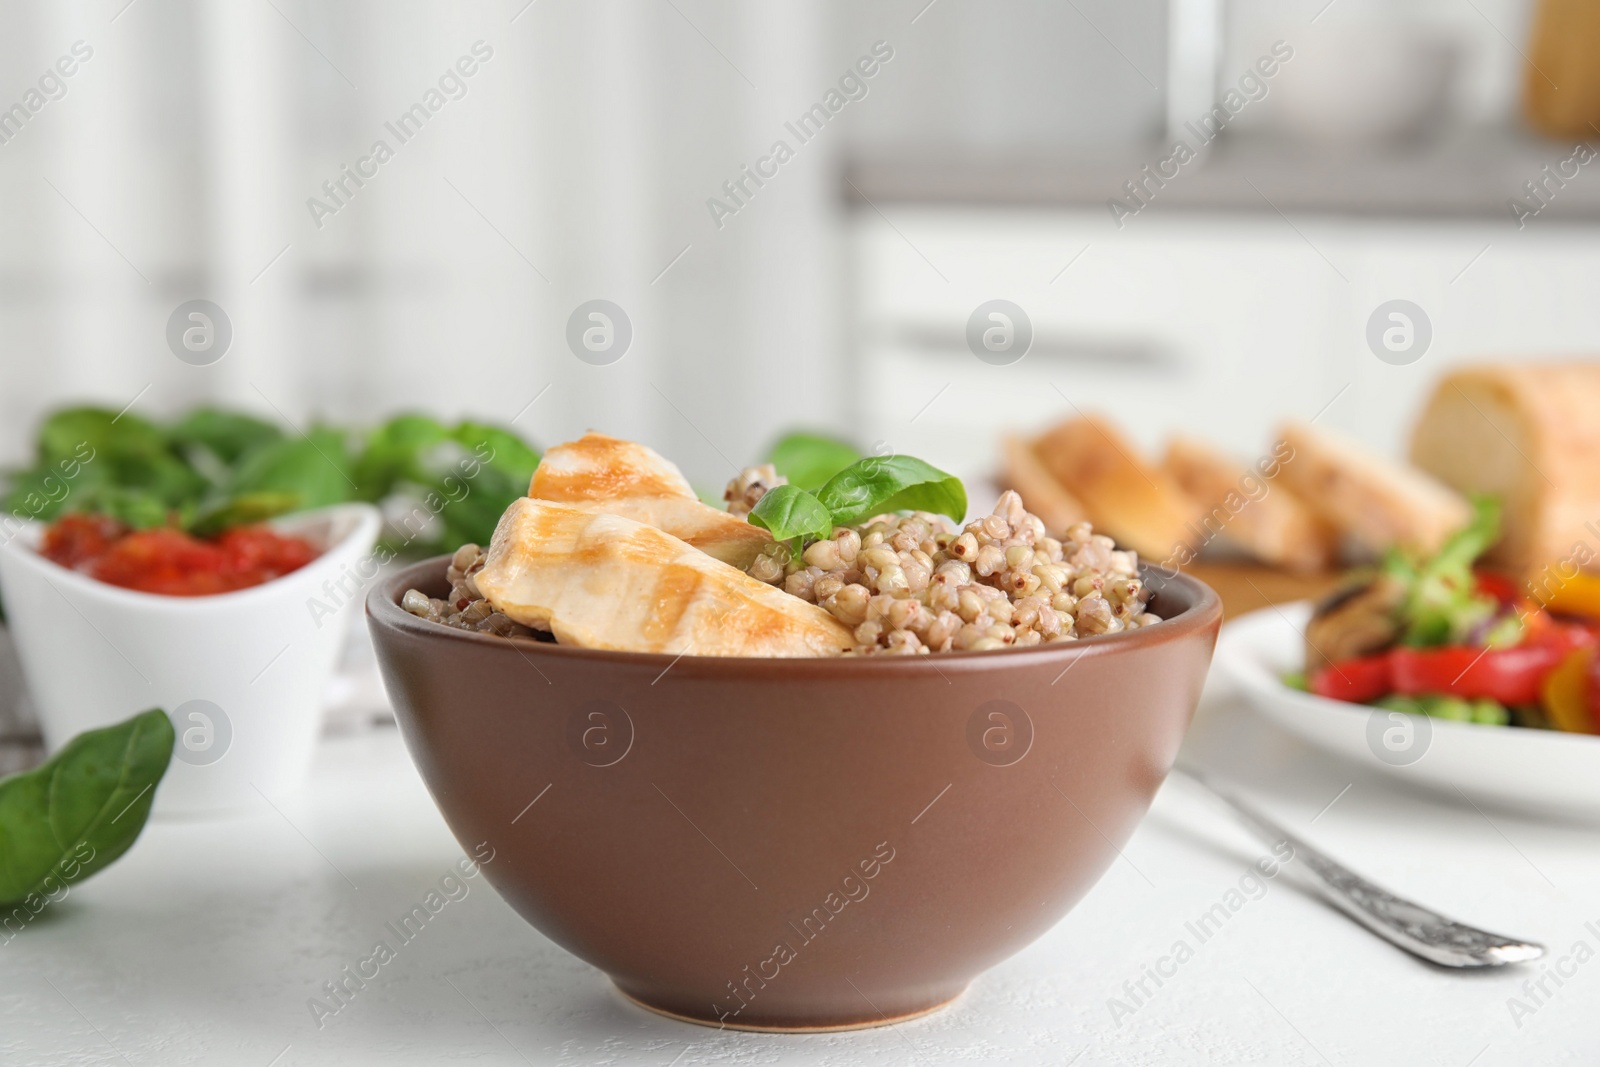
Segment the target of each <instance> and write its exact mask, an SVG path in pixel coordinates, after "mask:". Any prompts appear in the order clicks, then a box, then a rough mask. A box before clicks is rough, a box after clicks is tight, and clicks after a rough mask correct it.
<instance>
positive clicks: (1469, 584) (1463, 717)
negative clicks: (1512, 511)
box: [1287, 498, 1600, 734]
mask: <svg viewBox="0 0 1600 1067" xmlns="http://www.w3.org/2000/svg"><path fill="white" fill-rule="evenodd" d="M1499 526H1500V523H1499V506H1498V504H1497V503H1496V502H1495V501H1493V500H1492V499H1488V498H1483V499H1479V500H1477V501H1475V514H1474V518H1473V520H1472V521H1471V522H1470V523H1469V524H1468V525H1467V526H1465V527H1463V528H1462V529H1461V530H1458V531H1457V532H1456V533H1455V534H1453V535H1452V536H1451V537H1450V538H1449V539H1448V540H1447V541H1446V542H1445V543H1444V544H1443V545H1442V546H1441V547H1440V548H1439V550H1438V551H1437V552H1436V553H1435V554H1434V555H1433V556H1431V557H1429V558H1419V557H1417V556H1414V555H1412V554H1409V553H1406V552H1404V551H1402V550H1399V549H1395V550H1391V552H1390V553H1389V554H1388V556H1387V557H1386V558H1385V559H1384V560H1383V562H1382V563H1381V564H1380V565H1379V566H1378V567H1377V568H1375V569H1372V570H1368V571H1365V572H1357V574H1356V575H1354V576H1352V580H1351V581H1349V582H1347V583H1346V584H1345V585H1344V586H1342V587H1341V588H1340V589H1338V590H1336V591H1335V592H1334V593H1332V594H1331V595H1330V596H1328V597H1327V598H1326V599H1324V600H1323V601H1322V602H1321V603H1319V604H1318V605H1317V607H1316V609H1315V611H1314V613H1313V614H1312V617H1311V621H1310V623H1309V624H1308V625H1307V627H1306V632H1305V638H1306V668H1305V672H1304V673H1303V674H1298V675H1293V676H1291V677H1290V678H1288V679H1287V681H1288V682H1289V683H1290V684H1291V685H1295V686H1298V687H1300V688H1304V689H1307V690H1309V691H1311V692H1313V693H1315V694H1317V695H1318V696H1322V697H1328V698H1330V699H1333V700H1344V701H1349V702H1351V703H1356V704H1369V705H1373V706H1375V707H1381V708H1386V709H1389V710H1391V711H1401V712H1409V713H1412V714H1418V715H1429V716H1433V717H1435V718H1440V719H1452V720H1456V721H1459V722H1475V723H1482V724H1485V725H1492V726H1507V725H1510V726H1523V727H1532V728H1536V729H1553V730H1563V731H1567V732H1570V733H1583V734H1594V733H1600V664H1597V657H1596V645H1597V627H1600V623H1597V621H1595V620H1588V621H1585V620H1582V619H1574V618H1570V617H1565V616H1560V615H1556V614H1553V613H1552V612H1551V611H1550V610H1548V603H1549V602H1545V601H1537V602H1536V601H1535V600H1533V599H1531V598H1528V597H1524V596H1521V595H1519V594H1518V592H1517V587H1516V585H1515V584H1514V583H1513V582H1512V581H1511V580H1509V579H1507V578H1505V577H1503V576H1500V575H1497V574H1492V573H1487V572H1480V571H1477V570H1475V569H1474V567H1473V563H1474V562H1475V561H1476V560H1477V559H1478V557H1479V556H1480V555H1482V553H1483V552H1484V551H1485V550H1486V549H1488V548H1489V546H1491V545H1492V544H1494V542H1495V540H1496V538H1497V537H1498V536H1499Z"/></svg>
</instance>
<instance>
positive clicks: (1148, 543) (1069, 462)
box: [1034, 415, 1199, 561]
mask: <svg viewBox="0 0 1600 1067" xmlns="http://www.w3.org/2000/svg"><path fill="white" fill-rule="evenodd" d="M1034 451H1035V453H1037V455H1038V457H1039V460H1040V462H1041V463H1042V464H1043V465H1044V467H1045V469H1046V470H1048V471H1049V472H1050V473H1051V474H1052V475H1054V476H1055V479H1056V481H1058V482H1060V483H1061V485H1062V486H1063V487H1064V488H1065V489H1066V490H1067V491H1068V492H1069V493H1071V494H1072V495H1073V496H1074V497H1076V498H1077V499H1079V500H1081V501H1082V502H1083V506H1084V508H1085V509H1086V510H1087V511H1088V513H1089V520H1090V521H1091V522H1093V523H1094V525H1095V527H1096V529H1098V530H1099V531H1100V532H1102V533H1105V534H1108V535H1110V536H1111V537H1112V538H1114V539H1115V540H1116V541H1117V543H1118V544H1120V545H1122V546H1124V547H1126V548H1131V549H1133V550H1134V551H1136V552H1138V553H1139V554H1140V555H1141V556H1144V557H1145V558H1146V559H1152V560H1157V561H1161V560H1167V559H1169V558H1171V557H1172V556H1174V555H1186V554H1187V553H1188V552H1189V550H1191V549H1193V548H1194V546H1195V544H1196V543H1197V542H1198V540H1199V528H1198V527H1197V526H1194V525H1192V521H1193V520H1194V519H1196V518H1197V517H1198V516H1199V508H1198V507H1197V506H1196V505H1195V504H1194V502H1193V501H1191V500H1190V499H1189V498H1188V497H1187V496H1185V495H1184V493H1183V490H1182V489H1180V488H1178V486H1177V485H1176V484H1175V483H1174V482H1173V480H1172V478H1171V477H1170V476H1168V475H1167V473H1166V472H1165V471H1163V470H1161V469H1160V468H1158V467H1153V466H1151V465H1150V464H1149V463H1147V462H1146V461H1145V460H1144V459H1143V458H1142V457H1141V456H1140V455H1139V454H1138V452H1137V450H1136V449H1135V448H1134V446H1133V445H1132V444H1131V443H1130V442H1128V441H1127V440H1126V439H1124V438H1123V437H1122V435H1121V434H1120V433H1118V431H1117V429H1116V427H1114V426H1112V425H1111V424H1110V423H1108V422H1106V421H1105V420H1104V419H1102V418H1100V417H1098V416H1094V415H1086V416H1083V417H1080V418H1075V419H1069V420H1067V421H1066V422H1063V423H1062V424H1061V425H1059V426H1056V427H1055V428H1054V429H1051V430H1049V431H1047V432H1046V433H1045V434H1044V436H1042V437H1040V438H1039V439H1038V440H1037V441H1036V442H1035V443H1034Z"/></svg>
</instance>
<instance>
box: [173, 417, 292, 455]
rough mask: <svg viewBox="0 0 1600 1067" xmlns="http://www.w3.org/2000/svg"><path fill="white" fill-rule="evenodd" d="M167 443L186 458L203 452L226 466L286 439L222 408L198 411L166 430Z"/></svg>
mask: <svg viewBox="0 0 1600 1067" xmlns="http://www.w3.org/2000/svg"><path fill="white" fill-rule="evenodd" d="M167 437H168V439H169V440H170V441H171V442H172V443H173V444H174V445H176V446H177V447H178V449H179V451H180V452H182V453H184V454H185V455H187V453H188V450H189V449H191V448H196V447H198V448H204V449H206V450H208V451H209V452H211V453H212V454H213V455H215V456H216V457H217V459H219V460H221V461H222V462H223V463H224V464H225V465H227V466H230V467H231V466H233V465H234V464H235V463H238V462H239V460H240V459H242V458H244V456H245V454H246V453H248V452H250V451H253V450H254V449H257V448H260V447H261V446H262V445H267V444H271V443H272V442H274V441H278V440H281V439H282V438H283V431H282V430H280V429H278V427H276V426H274V425H273V424H272V423H270V422H265V421H263V420H261V419H258V418H256V417H255V416H254V415H246V414H243V413H242V412H237V411H223V410H222V409H220V408H195V409H194V410H193V411H191V412H189V413H188V414H187V415H185V416H184V417H183V418H181V419H179V420H178V422H177V423H176V424H175V425H173V426H171V427H169V428H168V429H167Z"/></svg>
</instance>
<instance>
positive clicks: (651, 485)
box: [528, 433, 772, 570]
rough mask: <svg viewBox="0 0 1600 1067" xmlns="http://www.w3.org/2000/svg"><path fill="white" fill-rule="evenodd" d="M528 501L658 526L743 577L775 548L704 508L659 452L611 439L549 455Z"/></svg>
mask: <svg viewBox="0 0 1600 1067" xmlns="http://www.w3.org/2000/svg"><path fill="white" fill-rule="evenodd" d="M528 495H529V496H531V497H534V498H536V499H538V500H551V501H556V502H558V503H563V504H570V505H573V506H575V507H581V508H586V509H588V510H591V511H603V512H605V513H606V514H608V515H620V516H622V517H623V518H627V519H632V520H634V521H635V522H642V523H644V524H645V525H647V526H654V527H656V528H657V529H658V530H665V531H666V532H667V533H669V534H671V535H672V536H674V537H676V538H678V539H680V540H683V541H687V542H688V543H689V544H691V545H693V546H694V547H695V548H698V549H699V550H700V551H702V552H704V553H705V554H706V555H708V556H710V557H712V558H713V559H720V560H721V561H722V562H724V563H729V564H732V565H733V566H735V567H738V568H739V569H740V570H743V569H744V568H746V567H748V566H749V565H750V563H751V561H753V560H754V559H755V558H756V556H758V555H760V554H761V549H762V548H763V547H765V546H766V545H767V543H768V542H769V541H771V540H772V538H771V537H770V536H769V535H768V533H767V531H765V530H763V529H761V528H760V527H759V526H752V525H750V524H749V523H748V522H746V521H745V520H744V519H741V518H739V517H738V516H735V515H730V514H728V513H727V512H726V511H723V510H722V509H721V508H714V507H712V506H711V505H709V504H705V503H702V502H701V501H700V499H699V498H698V497H696V496H695V495H694V490H693V489H692V488H690V486H689V482H688V479H686V478H684V476H683V472H682V471H680V470H678V468H677V466H676V465H675V464H673V463H672V461H670V460H668V459H666V458H665V457H664V456H662V455H661V454H660V453H658V452H656V451H655V450H654V449H651V448H647V447H645V446H644V445H641V444H636V443H635V442H633V441H623V440H621V439H619V438H616V437H607V436H606V435H605V434H598V433H588V434H584V435H583V436H582V437H580V438H579V439H578V440H576V441H569V442H567V443H566V444H564V445H557V446H556V447H554V448H552V449H550V451H548V452H546V453H545V454H544V458H542V459H541V460H540V461H539V467H538V469H537V470H535V471H534V472H533V482H532V484H530V485H529V486H528Z"/></svg>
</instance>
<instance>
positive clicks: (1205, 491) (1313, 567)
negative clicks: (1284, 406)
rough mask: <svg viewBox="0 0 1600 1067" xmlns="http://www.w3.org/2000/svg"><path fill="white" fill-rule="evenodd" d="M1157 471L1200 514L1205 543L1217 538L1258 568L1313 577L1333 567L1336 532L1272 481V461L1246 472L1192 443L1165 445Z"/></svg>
mask: <svg viewBox="0 0 1600 1067" xmlns="http://www.w3.org/2000/svg"><path fill="white" fill-rule="evenodd" d="M1161 467H1162V469H1163V470H1165V471H1166V472H1167V474H1168V475H1170V476H1171V477H1172V480H1173V481H1174V482H1176V483H1177V484H1178V485H1179V486H1180V487H1181V488H1182V489H1183V491H1184V492H1185V493H1187V494H1188V495H1189V497H1190V498H1191V499H1193V500H1194V501H1195V502H1196V503H1197V504H1199V505H1200V507H1201V508H1202V509H1203V512H1204V514H1203V515H1202V516H1201V518H1200V526H1201V529H1202V530H1203V531H1204V537H1205V540H1206V541H1208V542H1209V541H1210V540H1211V539H1212V538H1214V537H1217V536H1219V535H1220V536H1222V537H1225V538H1226V539H1228V540H1229V541H1231V542H1232V543H1233V544H1236V545H1238V546H1239V547H1240V548H1242V549H1244V550H1245V551H1247V552H1249V553H1250V554H1251V555H1253V556H1255V557H1256V558H1257V559H1259V560H1261V561H1262V562H1263V563H1268V564H1271V565H1272V566H1274V567H1282V568H1284V569H1285V570H1291V571H1298V572H1301V573H1313V572H1316V571H1324V570H1327V569H1328V568H1329V567H1330V566H1332V565H1333V562H1334V558H1335V556H1336V555H1337V554H1338V550H1339V531H1338V530H1337V529H1336V528H1335V527H1334V526H1333V525H1332V524H1330V523H1328V522H1326V521H1325V520H1324V519H1322V517H1321V516H1319V515H1318V514H1317V513H1316V512H1315V511H1313V510H1312V509H1311V508H1310V507H1308V506H1307V505H1306V503H1305V502H1304V501H1302V500H1301V499H1300V498H1299V497H1297V496H1295V495H1294V493H1293V492H1291V491H1290V490H1289V488H1288V486H1286V485H1285V484H1284V483H1283V481H1282V479H1280V478H1279V477H1278V474H1279V473H1280V471H1281V469H1282V464H1281V463H1280V462H1279V460H1278V458H1277V456H1276V455H1274V456H1272V457H1270V458H1267V459H1263V460H1261V461H1260V462H1258V463H1257V464H1256V466H1255V467H1247V466H1245V465H1244V464H1242V463H1239V462H1238V461H1236V460H1234V459H1233V458H1232V457H1231V456H1228V455H1227V454H1225V453H1223V452H1222V451H1220V450H1218V449H1216V448H1213V447H1212V446H1211V445H1209V444H1207V443H1206V442H1204V441H1200V440H1197V439H1195V438H1193V437H1183V436H1178V437H1174V438H1173V439H1172V440H1171V441H1169V442H1168V443H1167V452H1166V455H1165V456H1164V457H1163V459H1162V461H1161Z"/></svg>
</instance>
